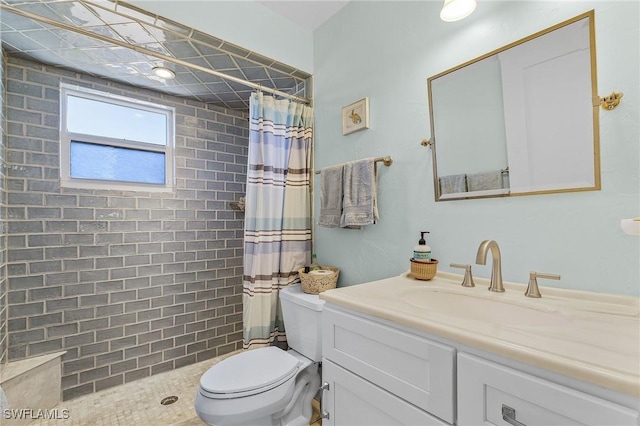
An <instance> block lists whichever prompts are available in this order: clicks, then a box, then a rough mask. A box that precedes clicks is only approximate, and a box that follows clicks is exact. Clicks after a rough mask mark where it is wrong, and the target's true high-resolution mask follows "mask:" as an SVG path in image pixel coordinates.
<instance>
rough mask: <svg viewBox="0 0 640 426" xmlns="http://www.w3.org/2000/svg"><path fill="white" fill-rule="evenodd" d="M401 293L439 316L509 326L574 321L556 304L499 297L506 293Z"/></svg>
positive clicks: (427, 290)
mask: <svg viewBox="0 0 640 426" xmlns="http://www.w3.org/2000/svg"><path fill="white" fill-rule="evenodd" d="M399 296H400V298H401V299H402V300H403V301H404V302H406V303H407V304H409V305H411V306H413V307H415V308H418V309H421V310H425V311H429V312H431V313H435V314H438V315H439V316H449V317H457V318H466V319H469V320H472V321H481V322H489V323H493V324H497V325H503V326H507V327H508V326H518V327H523V326H525V327H553V326H559V325H562V324H567V323H569V322H570V321H571V318H570V317H568V316H566V315H563V314H562V313H561V312H560V311H558V310H555V309H552V308H547V307H540V308H537V307H531V306H527V305H524V304H517V303H514V302H513V301H508V300H499V298H500V297H502V296H503V295H502V294H492V295H489V296H493V297H487V296H485V297H483V296H478V295H474V294H473V293H469V294H464V293H454V292H447V291H443V290H439V289H433V288H428V287H420V288H412V289H407V290H404V291H402V292H401V293H400V295H399Z"/></svg>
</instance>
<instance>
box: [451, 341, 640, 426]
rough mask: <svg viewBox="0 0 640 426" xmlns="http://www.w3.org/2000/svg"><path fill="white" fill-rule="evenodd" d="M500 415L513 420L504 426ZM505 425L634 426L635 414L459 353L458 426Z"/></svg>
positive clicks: (569, 389)
mask: <svg viewBox="0 0 640 426" xmlns="http://www.w3.org/2000/svg"><path fill="white" fill-rule="evenodd" d="M504 407H506V408H504ZM505 410H506V411H505ZM504 414H506V415H507V416H508V417H510V418H512V419H513V420H512V421H507V420H505V419H504V418H503V415H504ZM518 422H519V423H518ZM507 423H511V424H512V425H563V426H569V425H611V426H613V425H615V426H623V425H634V426H637V425H638V412H636V411H634V410H631V409H629V408H626V407H622V406H620V405H617V404H615V403H612V402H610V401H607V400H604V399H601V398H598V397H595V396H592V395H588V394H586V393H583V392H579V391H577V390H574V389H571V388H567V387H565V386H561V385H558V384H556V383H552V382H549V381H547V380H544V379H541V378H539V377H535V376H532V375H530V374H527V373H523V372H521V371H518V370H514V369H511V368H508V367H505V366H503V365H500V364H496V363H494V362H491V361H487V360H484V359H481V358H478V357H475V356H473V355H469V354H465V353H459V354H458V425H460V426H465V425H473V426H477V425H506V424H507Z"/></svg>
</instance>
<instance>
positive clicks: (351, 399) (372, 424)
mask: <svg viewBox="0 0 640 426" xmlns="http://www.w3.org/2000/svg"><path fill="white" fill-rule="evenodd" d="M322 381H323V383H327V384H328V385H329V389H328V390H325V391H324V394H323V395H322V408H323V410H325V411H326V412H328V413H329V418H325V419H323V420H322V426H362V425H367V426H395V425H411V426H413V425H420V426H430V425H438V426H445V425H448V423H445V422H443V421H442V420H440V419H438V418H436V417H433V416H431V415H430V414H428V413H427V412H425V411H423V410H420V409H419V408H417V407H415V406H414V405H411V404H409V403H408V402H406V401H404V400H402V399H400V398H398V397H397V396H395V395H393V394H391V393H389V392H387V391H385V390H383V389H381V388H379V387H377V386H375V385H374V384H372V383H370V382H368V381H366V380H364V379H362V378H361V377H358V376H356V375H355V374H353V373H351V372H349V371H347V370H345V369H343V368H341V367H340V366H338V365H336V364H334V363H332V362H331V361H329V360H326V359H324V360H323V362H322Z"/></svg>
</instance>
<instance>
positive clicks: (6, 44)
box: [0, 0, 310, 110]
mask: <svg viewBox="0 0 640 426" xmlns="http://www.w3.org/2000/svg"><path fill="white" fill-rule="evenodd" d="M0 8H1V9H0V39H1V40H2V47H3V49H5V50H6V51H7V52H9V53H10V54H12V55H15V56H19V57H23V58H27V59H31V60H34V61H37V62H41V63H44V64H48V65H53V66H57V67H61V68H65V69H68V70H72V71H76V72H82V73H87V74H91V75H94V76H98V77H102V78H105V79H108V80H114V81H118V82H123V83H127V84H130V85H133V86H137V87H141V88H146V89H151V90H155V91H159V92H163V93H168V94H172V95H176V96H180V97H185V98H189V99H195V100H198V101H201V102H205V103H208V104H214V105H218V106H222V107H225V108H230V109H237V110H246V109H247V108H248V106H249V102H248V99H249V96H250V93H251V91H253V90H255V88H252V87H249V86H247V85H246V84H243V83H241V82H239V81H237V80H233V78H234V77H235V78H237V79H240V80H247V81H250V82H252V83H255V84H259V85H260V86H262V87H263V88H272V89H276V90H279V91H281V92H284V93H288V94H293V95H298V96H301V97H304V94H305V86H306V82H307V79H308V78H309V77H310V75H309V74H307V73H305V72H303V71H301V70H298V69H295V68H293V67H290V66H288V65H286V64H282V63H279V62H276V61H274V60H272V59H269V58H267V57H265V56H262V55H259V54H257V53H255V52H251V51H249V50H246V49H243V48H241V47H239V46H236V45H233V44H230V43H227V42H225V41H224V40H220V39H218V38H216V37H213V36H210V35H208V34H205V33H202V32H199V31H196V30H194V29H192V28H188V27H185V26H183V25H181V24H179V23H177V22H173V21H170V20H168V19H165V18H162V17H160V16H157V15H154V14H151V13H149V12H146V11H144V10H142V9H140V8H137V7H135V6H132V5H129V4H127V3H124V2H121V1H119V0H114V1H111V0H92V1H88V0H0ZM156 66H166V67H168V68H171V69H172V70H173V71H174V72H175V74H176V78H175V79H173V80H164V79H161V78H160V77H157V76H155V75H154V74H153V73H152V72H151V70H152V68H154V67H156ZM211 70H213V71H214V72H211ZM215 72H218V73H222V74H224V75H226V76H230V77H231V78H226V77H221V76H220V75H216V74H215Z"/></svg>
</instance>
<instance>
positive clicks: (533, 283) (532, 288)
mask: <svg viewBox="0 0 640 426" xmlns="http://www.w3.org/2000/svg"><path fill="white" fill-rule="evenodd" d="M538 278H546V279H549V280H559V279H560V275H556V274H543V273H541V272H533V271H531V272H529V285H528V286H527V291H526V292H525V293H524V295H525V296H527V297H535V298H540V297H542V295H541V294H540V290H539V289H538Z"/></svg>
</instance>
